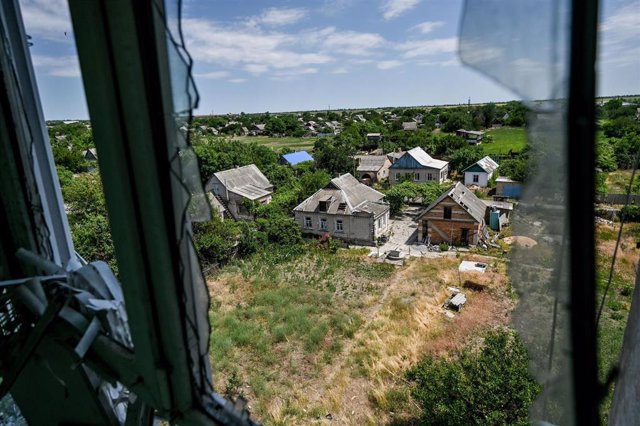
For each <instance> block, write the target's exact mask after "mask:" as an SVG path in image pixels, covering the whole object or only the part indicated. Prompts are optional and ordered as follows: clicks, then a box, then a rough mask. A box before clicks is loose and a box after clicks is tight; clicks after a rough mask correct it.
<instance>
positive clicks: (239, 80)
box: [229, 78, 247, 83]
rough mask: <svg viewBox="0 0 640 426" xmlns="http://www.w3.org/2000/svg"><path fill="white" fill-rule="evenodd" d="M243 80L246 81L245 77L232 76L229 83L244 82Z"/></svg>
mask: <svg viewBox="0 0 640 426" xmlns="http://www.w3.org/2000/svg"><path fill="white" fill-rule="evenodd" d="M245 81H247V79H246V78H232V79H231V80H229V83H244V82H245Z"/></svg>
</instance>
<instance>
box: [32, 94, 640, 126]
mask: <svg viewBox="0 0 640 426" xmlns="http://www.w3.org/2000/svg"><path fill="white" fill-rule="evenodd" d="M624 98H640V93H637V94H627V95H602V96H596V98H595V99H596V100H598V99H624ZM545 100H547V99H536V100H532V101H523V100H521V99H509V100H500V101H487V102H471V103H470V104H469V103H466V102H464V103H458V104H454V103H449V104H424V105H386V106H370V107H353V108H331V109H326V108H325V109H301V110H289V111H240V112H220V113H213V114H211V113H209V114H196V113H195V110H194V114H193V117H194V118H198V117H212V116H226V115H240V114H248V115H254V114H266V113H269V114H297V113H303V112H329V111H369V110H385V109H395V108H402V109H407V108H436V107H458V106H464V105H471V106H479V105H486V104H496V105H498V104H506V103H509V102H514V101H515V102H543V101H545ZM45 120H46V121H91V118H89V117H87V118H70V117H67V118H51V119H49V118H46V117H45Z"/></svg>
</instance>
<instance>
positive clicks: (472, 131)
mask: <svg viewBox="0 0 640 426" xmlns="http://www.w3.org/2000/svg"><path fill="white" fill-rule="evenodd" d="M456 132H458V133H466V134H468V135H475V136H482V135H484V132H481V131H479V130H465V129H458V130H456Z"/></svg>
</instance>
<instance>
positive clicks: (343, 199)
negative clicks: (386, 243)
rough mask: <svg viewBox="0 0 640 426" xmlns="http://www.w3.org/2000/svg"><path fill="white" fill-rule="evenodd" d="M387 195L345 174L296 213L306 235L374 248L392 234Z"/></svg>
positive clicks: (306, 201) (294, 210) (301, 205)
mask: <svg viewBox="0 0 640 426" xmlns="http://www.w3.org/2000/svg"><path fill="white" fill-rule="evenodd" d="M383 198H384V194H382V193H380V192H378V191H376V190H374V189H372V188H370V187H368V186H367V185H364V184H362V183H360V182H358V180H357V179H356V178H355V177H353V176H352V175H350V174H349V173H346V174H344V175H342V176H340V177H337V178H334V179H332V180H331V182H329V183H328V184H327V186H325V187H324V188H322V189H320V190H319V191H317V192H316V193H315V194H313V195H312V196H310V197H309V198H307V199H306V200H304V201H303V202H302V203H300V205H298V206H297V207H296V208H294V209H293V213H294V216H295V220H296V222H298V224H299V225H300V227H301V228H302V232H303V233H304V234H310V235H326V234H329V235H331V236H332V237H334V238H339V239H341V240H344V241H348V242H351V243H355V244H362V245H374V244H375V243H376V240H377V239H378V237H381V236H382V235H385V234H386V233H387V232H388V230H389V204H388V203H386V202H384V201H383Z"/></svg>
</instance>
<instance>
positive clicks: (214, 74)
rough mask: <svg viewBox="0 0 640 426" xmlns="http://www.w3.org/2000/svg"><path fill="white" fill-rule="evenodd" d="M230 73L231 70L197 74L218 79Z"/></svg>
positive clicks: (197, 75) (201, 76) (210, 78)
mask: <svg viewBox="0 0 640 426" xmlns="http://www.w3.org/2000/svg"><path fill="white" fill-rule="evenodd" d="M229 75H231V74H230V73H229V71H211V72H205V73H202V74H195V76H196V77H200V78H206V79H209V80H217V79H220V78H225V77H229Z"/></svg>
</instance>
